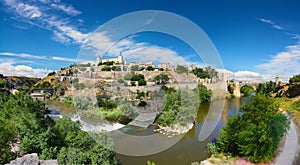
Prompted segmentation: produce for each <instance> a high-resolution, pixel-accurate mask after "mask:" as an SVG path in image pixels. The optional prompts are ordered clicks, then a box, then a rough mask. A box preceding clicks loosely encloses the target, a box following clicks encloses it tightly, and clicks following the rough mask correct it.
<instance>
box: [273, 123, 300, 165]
mask: <svg viewBox="0 0 300 165" xmlns="http://www.w3.org/2000/svg"><path fill="white" fill-rule="evenodd" d="M297 148H298V134H297V130H296V126H295V123H294V122H293V121H292V120H291V124H290V129H289V131H288V132H287V134H286V139H285V144H284V148H283V150H282V152H281V153H280V154H279V155H278V156H277V158H276V161H275V163H273V164H272V165H292V164H293V161H294V158H295V155H296V153H297Z"/></svg>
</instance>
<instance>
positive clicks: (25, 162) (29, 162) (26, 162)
mask: <svg viewBox="0 0 300 165" xmlns="http://www.w3.org/2000/svg"><path fill="white" fill-rule="evenodd" d="M57 164H58V163H57V160H39V158H38V155H37V153H32V154H27V155H24V156H22V157H20V158H17V159H15V160H12V161H11V162H10V163H9V164H6V165H57Z"/></svg>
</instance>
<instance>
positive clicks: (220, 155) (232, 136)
mask: <svg viewBox="0 0 300 165" xmlns="http://www.w3.org/2000/svg"><path fill="white" fill-rule="evenodd" d="M299 77H300V75H296V76H293V77H292V78H291V79H290V81H289V82H290V84H287V85H288V86H287V87H288V88H293V87H295V86H297V85H299V84H298V83H299V82H300V79H299ZM282 88H283V87H281V86H277V87H276V85H275V83H274V82H272V81H270V82H266V83H261V84H259V85H258V87H257V89H256V95H255V96H252V97H250V100H249V101H248V102H247V103H245V104H244V105H242V108H241V112H242V115H235V116H233V117H232V118H230V119H229V120H228V123H227V124H226V126H225V127H224V128H223V129H222V130H221V133H220V137H219V138H218V140H217V142H216V143H209V144H208V147H209V150H210V152H211V153H212V157H211V158H210V159H209V160H210V161H215V162H223V163H227V164H230V163H232V162H234V161H236V159H237V157H246V158H247V159H248V160H249V161H251V162H254V163H263V162H264V163H265V162H269V161H271V160H272V159H273V158H274V156H275V154H276V150H277V147H278V145H279V142H280V140H281V138H282V137H283V135H284V134H285V133H286V132H287V130H288V129H289V124H290V121H289V119H288V117H287V116H286V115H284V114H283V113H282V111H281V110H285V111H287V112H288V113H289V114H290V115H291V116H292V119H293V120H294V121H295V123H296V125H297V126H298V128H299V127H300V117H299V116H300V97H299V95H300V92H299V91H298V94H296V95H298V97H294V98H287V97H285V96H278V93H282V91H280V89H282ZM287 91H288V90H287ZM294 92H296V93H297V91H294ZM274 96H276V97H275V98H274ZM293 96H294V95H293ZM224 155H225V157H224ZM299 157H300V156H298V158H297V159H296V160H295V162H296V164H299V162H300V160H299ZM212 163H214V162H212Z"/></svg>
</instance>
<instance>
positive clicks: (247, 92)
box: [241, 85, 255, 96]
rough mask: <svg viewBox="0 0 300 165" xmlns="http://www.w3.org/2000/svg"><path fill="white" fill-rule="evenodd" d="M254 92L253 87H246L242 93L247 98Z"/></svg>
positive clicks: (242, 89)
mask: <svg viewBox="0 0 300 165" xmlns="http://www.w3.org/2000/svg"><path fill="white" fill-rule="evenodd" d="M253 92H255V90H254V89H253V87H252V86H249V85H245V86H243V87H242V88H241V93H243V94H244V95H245V96H249V95H250V94H251V93H253Z"/></svg>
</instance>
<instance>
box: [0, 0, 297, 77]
mask: <svg viewBox="0 0 300 165" xmlns="http://www.w3.org/2000/svg"><path fill="white" fill-rule="evenodd" d="M299 6H300V2H299V1H296V0H294V1H292V0H287V1H283V0H278V1H271V0H270V1H268V0H266V1H259V0H248V1H217V0H212V1H196V0H194V1H188V2H184V1H179V0H170V1H169V0H165V1H152V0H151V1H138V0H130V1H129V0H128V1H124V0H114V1H91V0H87V1H80V0H78V1H70V0H69V1H64V0H27V1H23V0H2V1H0V34H1V38H0V73H2V74H4V75H25V76H37V77H41V76H43V75H44V74H46V73H47V72H49V71H52V70H58V69H59V68H61V67H66V66H69V65H70V64H72V63H73V62H74V60H75V59H76V58H77V56H78V54H79V52H80V49H81V47H82V45H83V44H84V43H85V40H86V38H87V37H88V36H89V35H90V34H92V32H94V31H95V30H96V29H97V28H98V27H99V26H101V25H103V24H104V23H106V22H107V21H109V20H111V19H113V18H115V17H118V16H120V15H123V14H126V13H129V12H134V11H139V10H164V11H169V12H173V13H176V14H178V15H181V16H183V17H185V18H187V19H189V20H191V21H193V22H194V23H195V24H197V25H198V26H199V27H200V28H202V29H203V30H204V31H205V32H206V34H207V35H208V36H209V37H210V39H211V41H212V42H213V43H214V45H215V47H216V48H217V50H218V52H219V54H220V56H221V59H222V61H223V65H224V68H225V69H226V70H227V71H228V72H229V73H230V76H231V78H234V79H236V80H249V79H252V80H269V79H272V80H274V77H275V75H276V74H279V75H280V76H281V77H282V78H283V79H282V80H286V79H287V77H289V76H291V75H295V74H299V73H300V42H299V39H300V36H299V34H300V10H299V9H298V8H299ZM132 21H134V20H132ZM128 23H130V22H128ZM120 28H122V25H120ZM170 28H173V27H170ZM98 41H99V42H100V44H102V45H101V46H102V47H105V46H106V44H109V43H110V38H109V36H103V35H101V36H99V38H98ZM120 45H121V46H120ZM137 45H138V46H137ZM124 47H126V49H127V52H126V51H125V50H124V53H125V55H126V53H128V54H129V53H130V52H131V53H133V54H134V53H135V54H140V56H142V55H146V54H154V53H156V54H161V55H164V56H165V57H168V58H167V59H179V57H178V56H180V58H184V59H185V60H186V61H188V62H189V63H193V62H195V61H197V62H196V64H201V61H199V60H198V59H196V60H195V59H194V57H196V56H197V55H196V54H195V52H194V51H193V49H191V47H189V46H188V45H187V44H185V43H184V42H182V41H181V40H179V39H177V38H175V37H172V36H168V35H166V34H160V33H154V32H147V33H138V34H135V35H132V36H129V37H127V38H125V39H123V40H121V42H120V43H119V44H117V45H116V46H115V47H114V48H111V50H110V52H111V53H112V54H117V52H119V51H123V50H122V49H123V48H124ZM129 50H135V51H129ZM137 50H139V51H137ZM197 57H198V56H197ZM141 59H142V58H141Z"/></svg>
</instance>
